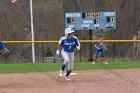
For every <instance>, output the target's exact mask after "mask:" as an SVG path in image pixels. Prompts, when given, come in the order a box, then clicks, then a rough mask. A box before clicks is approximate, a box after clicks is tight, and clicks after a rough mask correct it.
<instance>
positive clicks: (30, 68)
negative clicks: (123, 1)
mask: <svg viewBox="0 0 140 93" xmlns="http://www.w3.org/2000/svg"><path fill="white" fill-rule="evenodd" d="M61 64H62V63H34V64H32V63H27V64H24V63H23V64H0V73H15V72H47V71H59V70H60V68H61ZM128 68H140V62H138V61H137V62H109V64H108V65H105V64H104V63H103V62H102V63H96V64H94V65H93V64H91V62H82V63H79V62H77V63H75V64H74V70H98V69H128Z"/></svg>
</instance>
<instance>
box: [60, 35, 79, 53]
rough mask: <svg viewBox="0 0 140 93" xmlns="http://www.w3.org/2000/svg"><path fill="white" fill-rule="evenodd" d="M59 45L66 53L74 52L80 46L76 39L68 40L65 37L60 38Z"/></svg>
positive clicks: (74, 37)
mask: <svg viewBox="0 0 140 93" xmlns="http://www.w3.org/2000/svg"><path fill="white" fill-rule="evenodd" d="M59 45H61V47H62V48H63V49H64V51H66V52H74V50H75V48H76V47H77V46H79V45H80V43H79V41H78V38H77V37H76V36H73V37H72V38H71V39H68V37H67V36H64V37H61V38H60V40H59Z"/></svg>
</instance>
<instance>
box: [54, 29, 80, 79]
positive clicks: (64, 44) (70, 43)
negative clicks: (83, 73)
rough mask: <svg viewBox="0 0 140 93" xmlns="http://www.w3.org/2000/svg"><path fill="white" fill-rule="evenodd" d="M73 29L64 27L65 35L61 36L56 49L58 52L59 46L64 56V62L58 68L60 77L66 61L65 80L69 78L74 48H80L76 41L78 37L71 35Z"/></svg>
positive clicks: (58, 52)
mask: <svg viewBox="0 0 140 93" xmlns="http://www.w3.org/2000/svg"><path fill="white" fill-rule="evenodd" d="M73 33H74V30H73V29H72V28H66V29H65V36H63V37H61V38H60V40H59V43H58V50H57V51H56V54H57V55H59V54H60V48H61V55H62V57H63V58H64V62H63V64H62V67H61V70H60V74H59V76H60V77H63V76H64V70H65V67H66V64H67V63H68V70H67V73H66V75H65V78H66V80H70V79H69V75H70V73H71V71H72V69H73V64H74V50H75V49H76V48H77V49H78V50H80V43H79V41H78V38H77V37H76V36H74V35H73Z"/></svg>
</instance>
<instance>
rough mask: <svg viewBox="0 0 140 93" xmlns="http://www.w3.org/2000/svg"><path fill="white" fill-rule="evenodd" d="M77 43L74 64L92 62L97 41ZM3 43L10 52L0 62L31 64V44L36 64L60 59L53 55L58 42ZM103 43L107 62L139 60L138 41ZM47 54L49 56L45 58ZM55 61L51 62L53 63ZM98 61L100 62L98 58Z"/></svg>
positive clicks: (139, 48) (109, 41) (107, 41)
mask: <svg viewBox="0 0 140 93" xmlns="http://www.w3.org/2000/svg"><path fill="white" fill-rule="evenodd" d="M79 41H80V43H81V50H80V51H75V60H76V62H83V61H92V58H93V56H95V47H94V44H95V43H96V42H98V40H79ZM3 42H4V43H5V45H6V46H7V48H8V49H9V50H10V55H9V57H7V58H4V57H1V56H0V61H1V62H7V63H13V62H16V63H17V62H32V47H31V46H32V45H31V44H32V43H35V56H36V61H37V62H46V58H53V59H57V58H58V59H59V58H60V57H61V56H59V57H57V56H56V55H55V52H56V50H57V44H58V40H43V41H42V40H36V41H22V40H21V41H19V40H18V41H3ZM104 42H106V47H107V50H106V51H105V53H106V56H107V59H108V60H109V61H113V62H114V61H117V60H139V58H140V43H139V42H140V40H104ZM48 54H49V56H47V55H48ZM50 54H51V55H50ZM55 57H57V58H55ZM50 60H52V59H50ZM56 61H57V60H56ZM56 61H54V60H53V62H56ZM59 61H60V60H59ZM99 61H101V60H100V58H99Z"/></svg>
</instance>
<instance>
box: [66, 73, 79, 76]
mask: <svg viewBox="0 0 140 93" xmlns="http://www.w3.org/2000/svg"><path fill="white" fill-rule="evenodd" d="M64 75H66V73H65V74H64ZM70 75H72V76H76V75H77V73H70Z"/></svg>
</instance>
